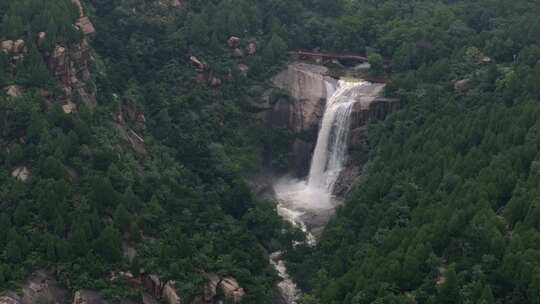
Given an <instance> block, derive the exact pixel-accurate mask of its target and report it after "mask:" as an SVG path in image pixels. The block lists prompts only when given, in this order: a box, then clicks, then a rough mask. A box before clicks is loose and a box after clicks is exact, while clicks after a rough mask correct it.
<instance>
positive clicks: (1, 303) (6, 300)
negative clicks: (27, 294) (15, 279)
mask: <svg viewBox="0 0 540 304" xmlns="http://www.w3.org/2000/svg"><path fill="white" fill-rule="evenodd" d="M21 303H22V301H21V297H19V296H18V295H17V294H16V293H14V292H6V293H4V294H1V295H0V304H21Z"/></svg>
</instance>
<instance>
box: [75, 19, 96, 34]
mask: <svg viewBox="0 0 540 304" xmlns="http://www.w3.org/2000/svg"><path fill="white" fill-rule="evenodd" d="M75 24H76V25H77V27H78V28H79V29H81V31H82V32H83V33H84V34H85V35H90V34H94V33H95V32H96V29H95V28H94V25H93V24H92V22H91V21H90V19H89V18H88V17H86V16H85V17H81V18H79V20H77V23H75Z"/></svg>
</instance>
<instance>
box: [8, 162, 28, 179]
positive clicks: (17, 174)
mask: <svg viewBox="0 0 540 304" xmlns="http://www.w3.org/2000/svg"><path fill="white" fill-rule="evenodd" d="M11 176H12V177H14V178H16V179H18V180H19V181H21V182H26V181H27V180H28V179H29V178H30V170H28V168H27V167H24V166H21V167H17V168H15V169H14V170H13V171H12V172H11Z"/></svg>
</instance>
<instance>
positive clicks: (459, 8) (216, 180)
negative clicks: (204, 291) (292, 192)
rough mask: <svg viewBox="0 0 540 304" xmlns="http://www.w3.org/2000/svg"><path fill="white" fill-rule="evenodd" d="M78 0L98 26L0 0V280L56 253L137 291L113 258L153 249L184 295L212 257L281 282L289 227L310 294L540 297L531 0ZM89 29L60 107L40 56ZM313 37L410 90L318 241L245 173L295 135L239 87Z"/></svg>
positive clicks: (115, 295) (235, 272)
mask: <svg viewBox="0 0 540 304" xmlns="http://www.w3.org/2000/svg"><path fill="white" fill-rule="evenodd" d="M169 2H170V3H169ZM175 3H178V4H179V5H176V4H175ZM82 4H83V9H84V13H85V14H86V15H88V17H89V18H90V20H91V21H92V23H93V25H94V27H95V33H93V34H90V35H85V34H84V33H83V31H81V28H79V27H75V26H73V25H74V24H76V23H77V22H78V19H79V18H80V11H79V8H78V7H77V5H75V4H74V3H72V1H71V0H55V1H41V0H5V1H0V17H1V18H2V19H1V20H0V21H1V23H0V41H6V40H13V41H15V40H23V41H24V42H25V44H24V49H25V50H24V51H23V53H24V54H23V55H24V56H21V55H20V54H13V53H15V51H0V88H2V92H0V124H1V129H0V185H1V187H0V248H2V250H1V251H0V290H17V289H18V288H19V287H20V284H21V282H23V281H24V280H25V278H27V277H28V275H29V274H30V273H32V272H33V271H35V270H36V269H50V270H53V271H54V272H55V274H56V276H57V278H58V280H60V282H61V283H62V284H63V285H65V286H67V287H68V288H69V289H70V290H72V291H74V290H78V289H82V288H85V289H95V290H100V291H102V292H103V293H104V294H106V296H107V297H108V298H110V299H111V300H113V301H115V302H116V301H119V300H120V299H125V298H131V299H134V300H137V299H138V297H139V295H138V292H139V291H138V290H137V289H134V288H132V287H131V285H128V284H127V283H126V282H122V281H118V282H111V281H110V280H109V275H110V272H111V271H128V270H129V271H131V272H132V273H133V274H135V275H138V274H139V272H140V271H141V270H144V271H145V272H146V273H159V274H160V276H161V277H162V278H163V279H164V280H175V281H176V282H177V285H176V286H177V289H178V291H179V293H180V294H182V296H183V297H185V298H188V299H189V298H190V297H194V296H196V295H197V294H198V293H200V290H201V288H202V286H203V285H204V284H205V281H206V279H207V278H206V276H205V274H207V273H218V274H219V275H223V276H232V277H234V278H236V279H237V280H238V281H239V283H240V285H241V286H242V287H243V288H244V289H245V290H246V297H244V299H243V303H272V300H273V298H274V286H275V284H276V282H277V281H278V276H277V274H276V272H275V270H274V269H273V268H272V267H271V265H270V264H269V262H268V253H269V252H273V251H275V250H278V249H280V250H284V251H286V258H287V261H288V268H289V270H290V272H291V274H292V275H293V277H294V278H295V280H296V282H297V283H298V284H299V286H300V287H301V288H302V289H303V290H304V291H306V295H305V296H304V298H303V300H302V303H304V304H316V303H318V304H333V303H336V304H337V303H345V304H360V303H482V304H494V303H540V232H539V229H540V203H539V202H538V201H537V195H538V192H539V191H540V188H539V187H540V183H539V180H538V179H539V178H540V159H539V157H540V155H539V153H538V151H539V148H540V120H539V119H538V117H539V115H540V86H539V85H538V84H539V83H540V63H539V60H540V41H539V40H540V20H539V19H538V16H540V4H538V3H536V2H535V1H530V0H514V1H501V0H478V1H467V0H454V1H450V0H447V1H434V0H411V1H403V0H385V1H379V0H351V1H346V0H210V1H202V0H187V1H166V0H163V1H157V0H156V1H150V0H93V1H83V3H82ZM40 33H46V36H43V37H44V38H43V39H38V37H41V36H40ZM231 36H237V37H238V38H239V41H238V42H235V41H232V42H231V41H230V40H229V38H230V37H231ZM229 43H233V44H236V43H237V44H239V46H238V48H236V49H235V50H232V49H231V47H230V45H228V44H229ZM85 44H88V45H90V47H91V55H89V56H88V57H89V58H91V60H90V59H88V62H90V64H89V66H88V67H87V68H85V71H88V73H89V74H90V75H91V76H89V77H83V78H85V79H86V80H85V86H86V88H87V90H86V91H85V92H88V93H89V94H90V95H95V102H92V101H91V99H92V98H86V97H85V96H80V95H81V94H79V95H77V94H76V93H73V94H72V95H70V96H72V97H71V100H70V102H71V101H72V102H73V103H74V104H76V106H77V110H76V111H74V112H72V113H70V112H69V111H66V110H65V109H64V108H63V107H62V106H63V105H65V104H66V101H65V95H66V94H68V93H71V90H69V89H66V88H65V85H63V83H66V81H67V83H69V84H72V83H71V82H69V81H71V80H69V79H68V80H66V79H64V78H62V77H60V76H58V73H57V71H52V70H51V67H53V66H54V67H56V65H55V63H54V62H53V61H52V59H51V58H53V57H54V56H55V55H56V54H61V53H60V49H59V47H60V46H61V47H63V48H66V49H67V50H68V52H69V51H71V50H77V49H82V48H83V45H85ZM2 47H3V46H2ZM253 47H255V49H253ZM314 48H318V49H322V50H327V51H339V52H350V53H359V54H367V55H369V58H370V61H371V63H372V65H373V67H374V70H373V73H376V74H378V75H380V74H383V73H386V74H387V75H386V76H388V78H389V81H388V85H387V89H386V94H387V95H388V96H391V97H397V98H399V99H400V100H401V104H402V109H401V110H400V111H398V112H397V113H394V114H393V115H391V116H390V117H389V118H388V119H386V120H385V121H384V122H380V123H376V124H373V125H372V126H370V131H369V145H370V151H371V152H370V160H369V163H368V166H367V175H366V176H365V177H364V178H363V179H362V182H361V183H359V184H358V185H356V186H355V189H354V191H353V192H352V193H351V194H350V195H349V196H348V197H347V198H346V203H345V205H344V206H343V207H341V208H340V209H338V212H337V216H336V218H335V219H333V220H332V221H331V222H330V223H329V225H328V226H327V228H326V229H325V231H324V233H323V235H322V237H321V239H320V241H319V243H318V244H317V246H315V247H313V248H312V247H308V246H303V245H298V246H293V244H296V241H298V240H301V239H302V236H301V235H299V233H298V231H295V230H294V229H293V228H292V227H290V225H288V224H286V223H284V222H283V221H282V220H281V218H280V217H279V216H278V215H277V213H276V212H275V210H274V208H273V205H272V204H271V203H269V202H264V201H261V200H260V199H259V198H257V197H254V195H253V193H252V192H251V190H250V188H249V186H248V183H247V181H246V179H247V177H248V176H250V175H252V174H256V173H257V172H259V171H260V170H263V168H264V167H265V166H267V165H269V164H267V163H265V159H264V157H263V156H264V153H263V151H264V150H266V151H267V150H268V149H270V150H271V151H272V153H274V154H275V155H274V156H273V159H274V161H275V160H282V159H284V158H285V157H284V156H283V155H282V154H285V153H286V151H287V147H284V145H285V144H286V140H285V141H284V140H283V138H284V137H286V136H287V134H286V133H287V132H286V131H285V130H279V129H269V128H266V127H265V125H264V124H262V123H261V121H260V120H258V119H257V118H256V113H254V112H255V110H254V109H253V106H252V101H253V100H254V99H258V98H259V97H260V96H259V95H261V94H262V93H263V92H264V90H265V88H266V87H267V86H268V79H269V77H271V76H272V75H274V74H275V73H276V72H277V71H278V70H280V69H281V68H282V66H283V64H285V63H286V61H287V50H291V49H314ZM236 50H239V51H240V52H241V53H238V51H236ZM235 52H236V54H235ZM74 54H77V53H76V52H74ZM72 57H73V58H74V59H73V60H75V61H74V64H75V65H76V64H77V61H76V60H80V59H78V58H75V57H76V56H72ZM243 67H248V68H249V71H247V72H246V71H245V69H244V70H243ZM385 67H386V70H385V69H384V68H385ZM61 78H62V79H61ZM79 78H81V77H79ZM3 88H21V90H22V93H21V94H8V93H9V92H7V91H6V90H4V89H3ZM74 91H77V90H75V89H74ZM44 92H45V93H44ZM13 95H16V96H13ZM83 95H84V94H83ZM85 100H86V101H88V100H90V102H85ZM130 113H137V114H136V115H131V114H130ZM140 113H144V116H141V115H139V114H140ZM131 116H135V117H131ZM119 117H120V118H119ZM130 117H131V118H130ZM141 117H142V118H141ZM132 133H134V134H135V135H136V137H141V136H142V137H143V140H142V141H140V140H139V144H133V137H130V136H131V135H129V134H132ZM126 134H127V135H126ZM141 142H142V144H141ZM276 154H279V155H276ZM352 157H354V155H353V156H352ZM271 165H272V166H277V167H280V168H282V167H283V166H286V163H283V162H278V163H272V164H271ZM23 168H24V169H26V170H28V175H29V178H28V179H27V180H24V181H23V180H21V179H20V178H14V176H13V173H15V172H19V173H20V170H22V169H23ZM17 170H19V171H17ZM126 248H130V249H134V250H135V251H136V252H137V255H136V256H135V257H134V258H132V257H128V256H126V254H125V253H126V251H129V250H126Z"/></svg>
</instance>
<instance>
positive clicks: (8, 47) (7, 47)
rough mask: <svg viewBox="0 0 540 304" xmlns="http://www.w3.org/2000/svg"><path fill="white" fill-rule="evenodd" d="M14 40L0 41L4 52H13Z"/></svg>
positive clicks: (0, 46) (0, 48)
mask: <svg viewBox="0 0 540 304" xmlns="http://www.w3.org/2000/svg"><path fill="white" fill-rule="evenodd" d="M13 44H14V43H13V40H4V41H2V42H0V50H2V52H4V53H11V51H12V50H13Z"/></svg>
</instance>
